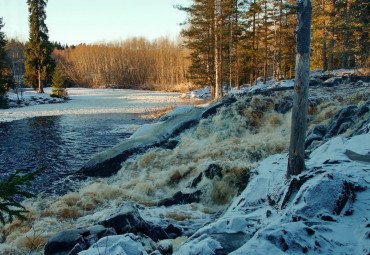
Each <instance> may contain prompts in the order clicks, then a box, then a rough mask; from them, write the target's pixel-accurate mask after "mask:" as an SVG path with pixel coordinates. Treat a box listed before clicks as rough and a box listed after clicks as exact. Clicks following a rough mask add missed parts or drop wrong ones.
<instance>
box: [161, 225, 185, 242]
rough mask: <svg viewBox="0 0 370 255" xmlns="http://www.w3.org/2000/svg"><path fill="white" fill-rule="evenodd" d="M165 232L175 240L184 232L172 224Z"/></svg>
mask: <svg viewBox="0 0 370 255" xmlns="http://www.w3.org/2000/svg"><path fill="white" fill-rule="evenodd" d="M164 231H166V233H167V235H168V237H169V238H171V239H175V238H177V237H179V236H181V235H182V230H181V229H180V228H178V227H175V226H174V225H172V224H170V225H168V226H167V227H166V228H165V229H164Z"/></svg>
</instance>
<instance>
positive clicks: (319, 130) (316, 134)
mask: <svg viewBox="0 0 370 255" xmlns="http://www.w3.org/2000/svg"><path fill="white" fill-rule="evenodd" d="M325 133H326V127H324V126H323V125H317V126H315V127H314V128H313V129H312V131H311V132H309V134H308V136H307V137H306V141H305V148H306V149H307V148H308V147H309V146H310V145H311V144H312V142H314V141H321V140H323V139H324V136H325Z"/></svg>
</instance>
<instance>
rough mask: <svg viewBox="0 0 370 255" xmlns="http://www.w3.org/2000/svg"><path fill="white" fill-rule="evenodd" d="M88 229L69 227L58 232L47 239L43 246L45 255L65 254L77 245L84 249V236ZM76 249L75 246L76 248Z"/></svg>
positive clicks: (87, 233)
mask: <svg viewBox="0 0 370 255" xmlns="http://www.w3.org/2000/svg"><path fill="white" fill-rule="evenodd" d="M89 233H90V232H89V230H87V229H85V228H83V229H70V230H65V231H62V232H59V233H58V234H56V235H55V236H53V237H52V238H50V239H49V241H48V242H47V243H46V245H45V247H44V254H45V255H54V254H58V255H64V254H65V255H67V254H69V252H70V251H71V250H72V249H74V248H75V247H76V246H77V245H79V247H81V248H82V247H83V248H84V249H86V244H85V241H84V236H86V235H89ZM76 249H77V248H76Z"/></svg>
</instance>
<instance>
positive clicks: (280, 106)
mask: <svg viewBox="0 0 370 255" xmlns="http://www.w3.org/2000/svg"><path fill="white" fill-rule="evenodd" d="M292 108H293V99H292V98H290V97H284V98H283V99H282V100H280V101H279V102H277V103H276V104H275V106H274V110H275V111H276V112H278V113H281V114H285V113H287V112H289V111H290V109H292Z"/></svg>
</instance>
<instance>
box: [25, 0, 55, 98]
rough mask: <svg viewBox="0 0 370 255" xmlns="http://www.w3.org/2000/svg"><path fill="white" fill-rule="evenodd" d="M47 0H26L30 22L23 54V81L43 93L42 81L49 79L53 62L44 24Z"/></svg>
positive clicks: (53, 65)
mask: <svg viewBox="0 0 370 255" xmlns="http://www.w3.org/2000/svg"><path fill="white" fill-rule="evenodd" d="M46 3H47V0H27V4H28V11H29V13H30V16H29V24H30V34H29V41H28V42H27V44H26V49H25V51H24V54H25V56H26V62H25V69H26V74H25V77H24V80H25V82H26V83H27V84H28V85H29V86H31V87H33V88H34V89H37V91H38V92H39V93H43V92H44V90H43V82H45V81H48V80H50V78H51V75H52V73H53V70H54V68H55V62H54V60H53V59H52V58H51V52H52V46H51V44H50V42H49V36H48V28H47V26H46V24H45V19H46V13H45V7H46Z"/></svg>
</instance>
